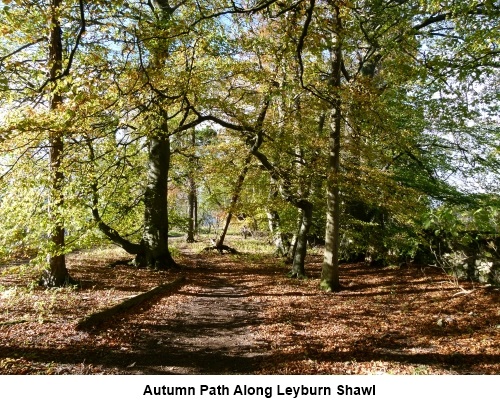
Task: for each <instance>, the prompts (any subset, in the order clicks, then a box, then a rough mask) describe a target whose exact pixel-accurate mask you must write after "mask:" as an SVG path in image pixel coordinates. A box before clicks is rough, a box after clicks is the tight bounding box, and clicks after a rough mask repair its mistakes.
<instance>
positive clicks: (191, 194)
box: [186, 130, 197, 243]
mask: <svg viewBox="0 0 500 405" xmlns="http://www.w3.org/2000/svg"><path fill="white" fill-rule="evenodd" d="M195 145H196V133H195V131H194V130H193V131H192V133H191V146H193V147H194V146H195ZM195 163H196V157H195V156H192V157H190V158H189V173H188V187H189V191H188V206H189V208H188V217H189V222H188V232H187V238H186V242H188V243H194V234H195V232H196V222H197V221H196V183H195V181H194V170H195Z"/></svg>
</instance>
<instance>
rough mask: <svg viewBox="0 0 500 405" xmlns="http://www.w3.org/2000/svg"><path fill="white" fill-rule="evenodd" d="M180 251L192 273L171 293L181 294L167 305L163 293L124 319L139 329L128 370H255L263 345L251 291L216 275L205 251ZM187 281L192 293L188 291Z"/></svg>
mask: <svg viewBox="0 0 500 405" xmlns="http://www.w3.org/2000/svg"><path fill="white" fill-rule="evenodd" d="M183 256H184V263H183V267H185V268H189V270H190V273H191V274H192V273H193V272H197V273H198V275H197V276H196V280H195V281H194V282H193V280H190V279H189V275H188V282H187V284H188V285H187V287H188V289H185V288H183V289H181V290H180V291H179V292H178V293H176V294H177V295H181V296H182V297H183V298H184V299H183V300H182V301H181V302H180V303H178V304H177V305H176V306H175V308H174V309H173V311H169V310H168V309H166V308H163V306H162V301H163V300H167V301H168V300H169V297H165V298H163V299H160V301H159V302H158V303H156V304H154V305H152V306H151V307H150V308H149V309H148V310H146V311H145V312H142V313H141V316H140V317H130V319H129V320H127V321H126V323H129V326H130V327H131V328H132V329H135V330H139V332H138V333H136V334H135V336H136V339H134V340H133V341H131V347H130V351H131V352H136V353H137V354H139V353H140V354H141V355H138V356H137V359H136V360H134V361H132V363H130V365H128V366H127V367H128V368H129V370H130V372H131V373H139V374H142V373H145V374H151V373H161V374H170V373H172V374H252V373H254V372H257V371H258V370H259V368H260V366H259V364H260V361H261V360H262V359H263V357H264V356H265V352H266V350H267V348H268V345H267V344H265V343H264V342H262V341H261V340H260V341H259V340H258V338H257V336H256V334H255V327H257V326H258V325H259V323H260V321H261V319H260V313H261V311H262V308H261V304H259V303H256V302H249V301H248V300H246V299H245V298H246V297H248V296H250V295H251V294H252V292H251V289H250V288H249V287H248V286H246V285H245V283H244V282H241V281H240V282H238V280H237V279H235V278H234V277H233V278H232V279H229V277H224V276H223V275H222V276H221V273H220V269H215V268H212V267H211V266H210V265H208V266H207V263H205V261H204V260H203V258H205V259H206V255H205V256H202V255H197V254H192V253H190V252H187V251H186V252H183ZM216 270H217V271H216ZM200 273H201V274H200ZM215 274H216V275H215ZM193 283H194V285H193ZM193 287H194V288H195V289H196V293H194V292H190V291H189V288H193ZM162 308H163V309H162ZM134 357H135V356H134ZM127 361H129V360H127Z"/></svg>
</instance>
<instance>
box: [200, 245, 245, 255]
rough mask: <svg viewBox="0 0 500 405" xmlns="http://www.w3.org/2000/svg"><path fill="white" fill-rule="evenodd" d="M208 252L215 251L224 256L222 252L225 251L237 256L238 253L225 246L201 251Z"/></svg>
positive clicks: (211, 247) (208, 247) (210, 247)
mask: <svg viewBox="0 0 500 405" xmlns="http://www.w3.org/2000/svg"><path fill="white" fill-rule="evenodd" d="M210 250H217V251H218V252H219V253H220V254H224V251H227V253H232V254H238V251H237V250H236V249H234V248H232V247H230V246H227V245H220V246H207V247H206V248H204V249H203V251H204V252H205V251H210Z"/></svg>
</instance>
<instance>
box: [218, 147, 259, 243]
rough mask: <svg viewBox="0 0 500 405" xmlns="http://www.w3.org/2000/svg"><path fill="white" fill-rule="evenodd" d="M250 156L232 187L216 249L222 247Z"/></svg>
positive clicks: (249, 155)
mask: <svg viewBox="0 0 500 405" xmlns="http://www.w3.org/2000/svg"><path fill="white" fill-rule="evenodd" d="M252 156H253V155H252V154H251V153H249V154H248V155H247V157H246V158H245V162H244V165H243V169H241V172H240V175H239V176H238V179H237V180H236V185H235V187H234V192H233V197H232V198H231V203H230V205H229V209H228V212H227V216H226V221H225V223H224V228H223V229H222V232H221V234H220V236H219V238H218V240H217V241H216V245H215V247H216V248H217V249H222V248H223V247H224V239H225V237H226V234H227V230H228V229H229V224H230V223H231V219H232V218H233V214H234V211H235V209H236V204H237V203H238V200H239V198H240V194H241V189H242V188H243V182H244V181H245V177H246V175H247V173H248V169H250V162H251V161H252Z"/></svg>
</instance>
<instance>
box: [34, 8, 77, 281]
mask: <svg viewBox="0 0 500 405" xmlns="http://www.w3.org/2000/svg"><path fill="white" fill-rule="evenodd" d="M61 3H62V0H52V1H51V3H50V27H51V29H50V43H49V78H50V80H51V83H52V98H51V100H50V110H51V111H56V110H58V109H59V108H60V107H61V105H62V103H63V96H62V94H61V92H60V90H59V89H57V77H58V75H59V74H60V73H61V72H62V62H63V45H62V32H61V23H60V20H59V8H60V6H61ZM63 152H64V135H63V134H62V133H61V132H60V131H55V132H51V133H50V135H49V161H50V163H49V164H50V170H49V171H50V187H51V190H50V200H49V213H48V215H49V222H50V224H51V231H50V235H49V238H50V242H51V247H50V249H51V250H52V252H51V253H49V256H48V268H47V269H45V271H44V272H43V274H42V277H41V279H40V285H43V286H46V287H61V286H64V285H68V284H74V280H73V279H72V278H71V277H70V275H69V272H68V269H67V268H66V256H65V254H64V245H65V243H64V232H65V231H64V222H63V219H62V216H61V210H62V208H63V205H64V196H63V182H64V174H63V172H62V169H61V164H62V155H63Z"/></svg>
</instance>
